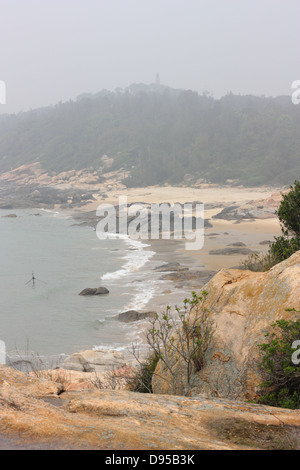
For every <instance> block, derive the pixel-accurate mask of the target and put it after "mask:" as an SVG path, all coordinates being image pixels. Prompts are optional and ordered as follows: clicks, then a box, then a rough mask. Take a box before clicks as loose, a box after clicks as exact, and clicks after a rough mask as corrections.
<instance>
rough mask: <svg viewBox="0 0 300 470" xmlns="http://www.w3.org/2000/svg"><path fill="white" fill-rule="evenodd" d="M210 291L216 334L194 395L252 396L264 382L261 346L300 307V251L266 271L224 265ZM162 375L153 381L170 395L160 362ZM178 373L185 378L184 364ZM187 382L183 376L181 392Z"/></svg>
mask: <svg viewBox="0 0 300 470" xmlns="http://www.w3.org/2000/svg"><path fill="white" fill-rule="evenodd" d="M205 289H206V290H207V291H208V298H207V302H206V305H205V307H206V308H208V309H209V311H210V312H211V313H210V316H211V318H212V319H213V320H214V322H215V334H214V341H213V345H212V347H211V348H210V350H209V351H208V352H207V354H206V365H205V367H204V369H203V370H202V371H201V372H200V373H198V375H197V376H196V377H194V379H195V384H196V385H195V388H194V390H193V394H194V395H197V394H198V393H206V394H208V395H209V396H217V397H223V398H230V399H236V398H239V399H242V400H245V399H246V400H248V399H253V398H255V396H256V395H257V391H258V387H259V384H260V383H261V381H262V380H261V377H260V371H259V370H257V367H256V365H257V362H258V353H259V349H258V344H261V343H263V342H264V341H265V338H264V335H265V334H266V333H267V332H268V331H270V327H271V325H272V323H274V322H276V321H277V320H279V319H282V318H285V319H295V318H296V314H295V313H293V312H286V311H285V309H288V308H295V309H297V310H300V251H299V252H297V253H295V254H294V255H293V256H292V257H291V258H289V259H288V260H286V261H284V262H282V263H280V264H278V265H277V266H275V267H273V268H272V269H271V270H270V271H268V272H264V273H254V272H250V271H243V270H236V269H233V270H224V269H223V270H221V271H220V272H219V273H218V274H216V276H214V277H213V278H212V279H211V281H210V282H208V284H206V286H205ZM299 339H300V338H299ZM181 367H182V365H181ZM157 374H158V375H156V376H154V379H153V387H154V393H171V390H170V388H169V385H168V382H167V381H166V380H164V379H168V373H167V371H166V370H164V368H163V366H162V364H161V363H159V365H158V369H157ZM160 376H164V379H161V378H160ZM178 377H183V378H184V374H183V373H182V372H181V371H180V367H179V370H178ZM185 385H186V384H185V383H184V380H182V384H181V389H182V391H183V390H184V388H185Z"/></svg>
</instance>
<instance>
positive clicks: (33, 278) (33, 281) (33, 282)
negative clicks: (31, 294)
mask: <svg viewBox="0 0 300 470" xmlns="http://www.w3.org/2000/svg"><path fill="white" fill-rule="evenodd" d="M35 281H39V282H42V283H43V284H47V283H46V282H44V281H41V280H40V279H37V278H36V277H35V275H34V272H32V277H31V279H30V280H29V281H28V282H26V286H27V285H28V284H29V283H30V282H32V287H35Z"/></svg>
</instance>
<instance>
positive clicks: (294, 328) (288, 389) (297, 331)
mask: <svg viewBox="0 0 300 470" xmlns="http://www.w3.org/2000/svg"><path fill="white" fill-rule="evenodd" d="M290 311H294V312H295V313H300V312H298V311H296V310H295V309H291V310H290ZM272 328H273V331H272V332H271V333H268V334H267V335H266V336H265V337H266V338H267V341H266V343H264V344H260V345H259V348H260V352H261V355H262V360H261V363H260V364H259V367H260V368H261V370H262V373H263V376H264V382H263V383H262V384H261V392H260V398H259V403H262V404H265V405H270V406H277V407H280V408H291V409H298V408H300V365H297V364H296V363H294V362H295V361H293V354H294V353H296V351H298V349H297V348H296V349H295V348H293V345H294V342H295V341H299V340H300V319H297V320H296V321H292V320H290V321H288V320H279V321H277V322H275V323H274V324H272Z"/></svg>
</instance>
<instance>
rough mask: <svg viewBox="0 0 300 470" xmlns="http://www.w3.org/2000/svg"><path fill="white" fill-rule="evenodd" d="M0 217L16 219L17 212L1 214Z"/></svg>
mask: <svg viewBox="0 0 300 470" xmlns="http://www.w3.org/2000/svg"><path fill="white" fill-rule="evenodd" d="M2 217H4V218H7V219H16V218H17V214H8V215H3V216H2Z"/></svg>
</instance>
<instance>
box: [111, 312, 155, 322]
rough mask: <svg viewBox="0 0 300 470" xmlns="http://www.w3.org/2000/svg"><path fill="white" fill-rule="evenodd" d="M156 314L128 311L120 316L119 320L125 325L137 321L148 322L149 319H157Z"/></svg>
mask: <svg viewBox="0 0 300 470" xmlns="http://www.w3.org/2000/svg"><path fill="white" fill-rule="evenodd" d="M155 316H156V312H144V313H143V312H142V313H141V312H136V311H135V310H128V312H123V313H120V314H119V315H118V317H117V318H118V320H119V321H121V322H123V323H132V322H135V321H140V320H146V319H147V318H152V319H153V318H155Z"/></svg>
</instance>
